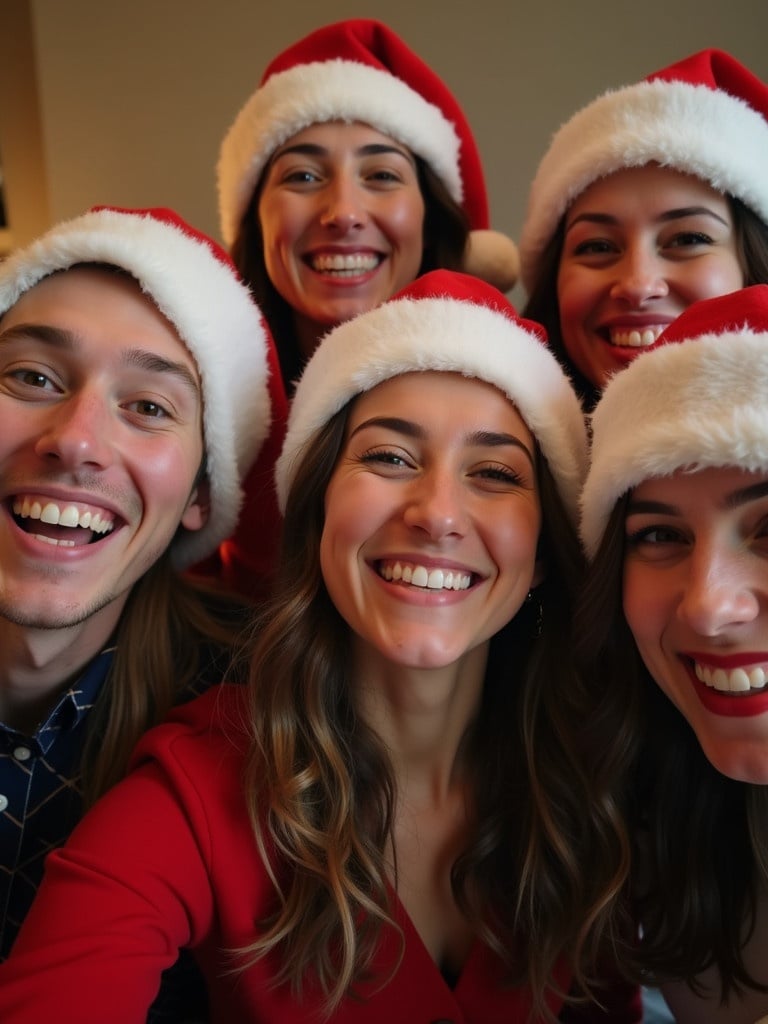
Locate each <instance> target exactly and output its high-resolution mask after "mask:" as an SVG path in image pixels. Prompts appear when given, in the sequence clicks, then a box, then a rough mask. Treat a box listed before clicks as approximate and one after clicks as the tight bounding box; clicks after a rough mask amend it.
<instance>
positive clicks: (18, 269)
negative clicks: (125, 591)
mask: <svg viewBox="0 0 768 1024" xmlns="http://www.w3.org/2000/svg"><path fill="white" fill-rule="evenodd" d="M160 213H162V214H165V213H170V211H162V212H161V211H157V212H155V211H152V212H149V211H135V212H134V211H118V210H111V209H100V210H92V211H89V212H88V213H86V214H84V215H83V216H81V217H77V218H75V219H73V220H70V221H65V222H63V223H61V224H59V225H57V226H56V227H54V228H53V229H52V230H50V231H49V232H48V233H47V234H45V235H43V236H42V237H41V238H39V239H38V240H37V241H35V242H33V243H32V244H31V245H30V246H28V247H27V248H26V249H23V250H19V251H17V252H15V253H13V254H12V255H11V256H10V257H9V258H8V259H7V260H5V261H4V262H3V263H2V264H0V315H2V313H4V312H6V311H7V310H8V309H9V308H10V307H11V306H13V305H14V304H15V303H16V301H17V300H18V299H19V297H20V296H21V295H22V294H23V293H24V292H26V291H28V290H29V289H30V288H32V287H33V286H34V285H35V284H37V283H38V282H39V281H41V280H42V279H43V278H44V277H47V276H48V275H49V274H52V273H54V272H56V271H59V270H66V269H67V268H69V267H72V266H73V265H74V264H77V263H89V262H92V263H93V262H95V263H108V264H111V265H113V266H116V267H121V268H123V269H124V270H126V271H127V272H128V273H129V274H131V275H132V276H133V277H134V278H135V279H136V280H137V281H138V282H139V284H140V285H141V288H142V291H144V292H145V293H146V294H147V295H149V296H150V297H151V299H152V300H153V302H154V303H155V305H156V306H157V307H158V309H159V310H160V311H161V312H162V313H163V314H164V315H165V316H166V317H167V318H168V320H169V321H170V322H171V323H172V324H173V326H174V327H175V329H176V330H177V332H178V334H179V337H180V338H181V340H182V341H183V342H184V344H185V345H186V346H187V348H188V349H189V351H190V352H191V354H192V356H193V357H194V359H195V363H196V364H197V368H198V371H199V373H200V379H201V384H202V392H203V434H204V444H205V452H206V460H207V476H208V479H209V482H210V502H211V508H210V516H209V519H208V522H207V523H206V525H205V526H204V527H203V528H202V529H201V530H199V531H195V532H191V531H190V532H187V531H184V530H182V531H180V534H179V536H178V538H177V539H176V540H175V541H174V545H173V553H174V559H175V562H176V564H177V565H179V566H180V567H183V566H188V565H191V564H193V563H195V562H197V561H199V560H201V559H202V558H205V557H206V556H207V555H209V554H210V553H211V552H213V551H214V550H215V549H216V547H217V546H218V544H219V543H220V542H221V541H222V540H224V539H225V538H226V537H228V536H229V535H230V534H231V533H232V532H233V530H234V528H235V525H236V523H237V516H238V512H239V510H240V506H241V503H242V500H243V492H242V488H241V482H242V479H243V477H244V475H245V473H246V472H247V470H248V469H249V468H250V466H251V464H252V462H253V461H254V459H255V457H256V455H257V453H258V450H259V448H260V446H261V444H262V442H263V441H264V439H265V437H266V435H267V432H268V429H269V425H270V419H271V416H270V403H269V395H268V391H267V375H268V371H267V347H268V335H267V332H266V329H265V327H264V325H263V322H262V319H261V316H260V314H259V310H258V308H257V307H256V305H255V303H254V302H253V300H252V299H251V296H250V293H249V292H248V289H247V288H246V287H245V285H243V284H242V282H241V281H240V280H239V278H238V277H237V275H236V272H235V270H234V267H232V266H231V264H229V263H227V264H225V263H224V262H222V260H221V259H220V258H219V257H218V256H216V255H215V254H214V250H213V248H212V247H211V245H209V244H208V242H207V240H205V239H204V236H202V235H198V234H197V233H196V232H194V233H187V232H186V231H184V230H182V229H181V227H180V226H177V224H176V223H175V221H173V220H171V219H161V218H160V216H158V214H160ZM191 231H192V229H190V232H191ZM222 255H224V254H223V253H222Z"/></svg>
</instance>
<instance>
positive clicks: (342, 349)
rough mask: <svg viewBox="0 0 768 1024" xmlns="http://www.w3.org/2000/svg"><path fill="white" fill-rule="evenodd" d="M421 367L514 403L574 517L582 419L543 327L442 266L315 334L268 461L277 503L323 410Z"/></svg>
mask: <svg viewBox="0 0 768 1024" xmlns="http://www.w3.org/2000/svg"><path fill="white" fill-rule="evenodd" d="M478 339H482V344H478ZM427 370H438V371H442V372H446V373H461V374H463V375H464V376H465V377H474V378H477V379H478V380H482V381H486V382H487V383H489V384H493V385H494V386H495V387H497V388H498V389H499V390H500V391H502V392H503V393H504V394H505V395H506V396H507V397H508V398H509V399H510V401H511V402H513V403H514V405H515V407H516V408H517V410H518V412H519V413H520V415H521V416H522V418H523V419H524V420H525V422H526V424H527V426H528V429H529V430H530V431H531V433H532V434H533V435H534V437H535V438H536V440H537V441H538V444H539V447H540V449H541V451H542V453H543V454H544V456H545V458H546V460H547V463H548V464H549V468H550V470H551V471H552V474H553V476H554V479H555V481H556V483H557V487H558V490H559V492H560V494H561V497H562V498H563V502H564V505H565V506H566V508H567V509H568V510H569V512H570V513H571V515H572V516H573V517H574V519H575V516H576V505H577V501H578V495H579V492H580V489H581V485H582V482H583V477H584V471H585V469H586V458H587V442H586V428H585V423H584V417H583V414H582V411H581V406H580V405H579V401H578V398H577V397H576V394H575V392H574V390H573V388H572V387H571V384H570V382H569V381H568V379H567V377H566V376H565V375H564V374H563V371H562V370H561V368H560V366H559V364H558V363H557V360H556V359H555V358H554V356H553V355H552V353H551V352H550V351H549V348H548V347H547V344H546V335H545V332H544V329H543V328H542V327H541V326H540V325H539V324H537V323H534V322H533V321H532V320H524V319H522V318H521V317H520V316H518V314H517V313H516V311H515V309H514V307H513V306H512V305H511V304H510V303H509V302H508V300H507V299H506V297H505V296H504V295H503V294H502V293H501V292H499V291H497V289H495V288H493V287H492V286H491V285H489V284H487V283H486V282H484V281H481V280H479V279H478V278H474V277H470V276H469V275H467V274H460V273H457V272H455V271H449V270H435V271H432V272H431V273H429V274H425V275H423V276H422V277H420V278H417V279H416V280H415V281H414V282H413V283H412V284H410V285H408V287H407V288H404V289H403V290H402V291H401V292H400V293H399V294H398V295H396V296H395V297H394V298H392V299H390V300H389V301H388V302H385V303H383V304H382V305H380V306H377V307H376V308H375V309H372V310H370V311H369V312H367V313H362V314H361V315H360V316H358V317H355V318H354V319H353V320H348V321H346V322H345V323H342V324H340V325H339V326H338V327H336V328H334V329H333V330H332V331H331V332H330V333H329V334H327V335H326V336H325V338H323V340H322V341H321V342H320V345H319V346H318V347H317V349H316V350H315V352H314V354H313V356H312V358H311V359H310V361H309V362H308V364H307V366H306V368H305V370H304V373H303V375H302V377H301V380H300V381H299V384H298V387H297V389H296V394H295V395H294V398H293V402H292V405H291V411H290V417H289V420H288V432H287V435H286V439H285V444H284V446H283V451H282V454H281V456H280V458H279V460H278V462H277V467H276V482H277V493H278V500H279V502H280V508H281V510H284V509H285V504H286V501H287V498H288V493H289V491H290V489H291V484H292V482H293V479H294V477H295V473H296V469H297V466H298V463H299V461H300V460H301V458H302V457H303V455H304V454H305V453H306V452H307V451H308V450H310V449H311V446H312V444H313V441H314V439H315V437H316V436H317V433H318V431H320V430H321V429H322V427H323V426H324V425H325V424H326V423H327V422H328V421H329V420H330V419H331V417H333V416H334V415H335V414H336V413H337V412H338V411H339V410H340V409H342V408H343V407H344V406H345V405H346V404H347V402H349V401H350V400H351V399H352V398H354V397H355V396H356V395H359V394H362V393H363V392H365V391H369V390H370V389H371V388H374V387H376V385H377V384H381V383H382V382H383V381H385V380H389V379H390V378H392V377H397V376H398V375H400V374H402V373H414V372H424V371H427Z"/></svg>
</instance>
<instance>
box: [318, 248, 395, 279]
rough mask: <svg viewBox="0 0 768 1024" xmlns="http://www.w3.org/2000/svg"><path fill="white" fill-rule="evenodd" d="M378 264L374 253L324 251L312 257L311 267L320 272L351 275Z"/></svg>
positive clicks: (370, 268) (377, 258) (374, 267)
mask: <svg viewBox="0 0 768 1024" xmlns="http://www.w3.org/2000/svg"><path fill="white" fill-rule="evenodd" d="M378 265H379V257H378V256H376V255H375V254H374V253H360V252H357V253H347V254H345V253H326V254H324V255H318V256H314V257H313V258H312V269H313V270H318V271H320V272H322V273H337V274H338V273H340V274H347V275H353V274H360V273H363V272H365V271H368V270H375V269H376V267H377V266H378Z"/></svg>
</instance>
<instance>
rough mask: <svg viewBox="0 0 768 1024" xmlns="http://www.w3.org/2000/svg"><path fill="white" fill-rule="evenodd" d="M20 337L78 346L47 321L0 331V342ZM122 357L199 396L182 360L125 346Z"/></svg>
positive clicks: (61, 346)
mask: <svg viewBox="0 0 768 1024" xmlns="http://www.w3.org/2000/svg"><path fill="white" fill-rule="evenodd" d="M23 338H33V339H34V340H35V341H38V342H40V343H41V344H42V345H46V346H48V347H50V348H55V349H63V350H64V351H66V352H75V351H77V349H78V347H79V341H78V338H77V335H76V334H73V333H72V331H67V330H64V329H63V328H61V327H52V326H51V325H50V324H14V325H13V326H12V327H9V328H8V329H7V330H5V331H0V344H2V343H3V342H13V341H16V340H17V339H23ZM180 343H181V342H180ZM181 344H183V343H181ZM122 361H123V363H124V364H125V365H126V366H136V367H138V368H139V369H142V370H147V371H149V372H150V373H168V374H172V375H173V376H175V377H178V379H179V380H180V381H181V382H182V384H184V385H185V387H186V388H188V390H189V391H191V392H192V394H193V395H194V396H195V398H197V399H199V398H200V385H199V384H198V382H197V381H196V380H195V376H194V374H193V373H191V372H190V370H189V367H188V366H186V365H185V364H184V363H181V362H176V361H174V360H171V359H166V358H165V357H164V356H159V355H158V354H157V353H156V352H149V351H146V350H145V349H139V348H131V349H127V350H126V351H125V352H124V353H123V359H122Z"/></svg>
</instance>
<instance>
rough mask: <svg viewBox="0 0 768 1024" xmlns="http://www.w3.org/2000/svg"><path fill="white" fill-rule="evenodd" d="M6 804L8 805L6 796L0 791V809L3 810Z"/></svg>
mask: <svg viewBox="0 0 768 1024" xmlns="http://www.w3.org/2000/svg"><path fill="white" fill-rule="evenodd" d="M7 806H8V797H7V796H3V794H2V793H0V811H4V810H5V808H6V807H7Z"/></svg>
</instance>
